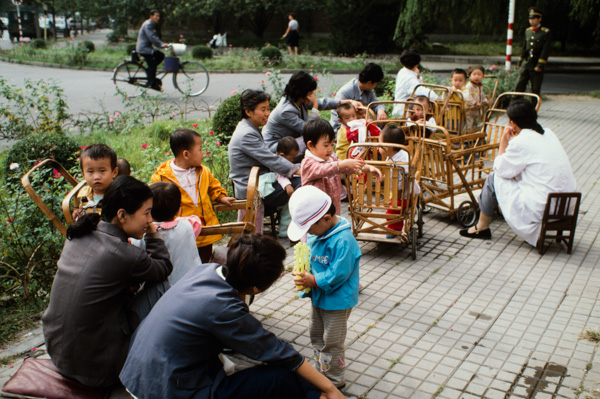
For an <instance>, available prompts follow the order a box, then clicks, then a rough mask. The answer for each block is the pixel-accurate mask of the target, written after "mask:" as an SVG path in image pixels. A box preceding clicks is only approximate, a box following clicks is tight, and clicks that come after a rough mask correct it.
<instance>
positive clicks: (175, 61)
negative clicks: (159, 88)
mask: <svg viewBox="0 0 600 399" xmlns="http://www.w3.org/2000/svg"><path fill="white" fill-rule="evenodd" d="M177 71H179V57H165V72H177Z"/></svg>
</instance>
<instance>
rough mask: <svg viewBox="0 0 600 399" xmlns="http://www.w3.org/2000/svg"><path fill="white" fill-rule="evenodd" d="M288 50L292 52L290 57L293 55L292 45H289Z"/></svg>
mask: <svg viewBox="0 0 600 399" xmlns="http://www.w3.org/2000/svg"><path fill="white" fill-rule="evenodd" d="M288 51H289V52H290V57H291V56H292V46H288Z"/></svg>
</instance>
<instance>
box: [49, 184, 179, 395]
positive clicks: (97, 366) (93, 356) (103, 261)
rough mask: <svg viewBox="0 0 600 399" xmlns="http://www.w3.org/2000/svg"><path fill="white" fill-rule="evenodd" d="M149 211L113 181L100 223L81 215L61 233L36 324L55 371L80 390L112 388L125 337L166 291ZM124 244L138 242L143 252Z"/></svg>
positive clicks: (164, 256) (163, 260) (148, 201)
mask: <svg viewBox="0 0 600 399" xmlns="http://www.w3.org/2000/svg"><path fill="white" fill-rule="evenodd" d="M151 209H152V191H151V190H150V188H149V187H148V186H147V185H146V184H144V183H142V182H140V181H138V180H136V179H134V178H133V177H129V176H119V177H117V178H116V179H115V180H114V181H113V182H112V183H111V184H110V186H109V187H108V189H107V190H106V192H105V193H104V197H103V198H102V216H100V215H99V214H96V213H89V214H85V215H84V216H82V217H80V218H79V219H78V220H77V222H75V223H74V224H72V225H71V226H69V228H68V229H67V241H66V242H65V246H64V248H63V251H62V254H61V257H60V259H59V261H58V271H57V272H56V276H55V278H54V283H53V284H52V291H51V293H50V304H49V306H48V309H47V310H46V312H45V313H44V316H43V317H42V322H43V330H44V338H45V340H46V345H47V347H48V353H49V354H50V357H51V358H52V362H53V363H54V365H55V366H56V367H57V368H58V370H59V371H60V372H61V373H62V374H64V375H65V376H67V377H70V378H72V379H75V380H77V381H79V382H80V383H82V384H84V385H87V386H90V387H109V386H111V385H113V384H115V383H117V382H118V377H119V372H120V371H121V368H122V366H123V363H124V362H125V358H126V357H127V349H128V347H129V341H130V337H131V334H132V333H133V331H134V330H135V328H136V327H137V325H138V324H139V323H140V320H142V319H143V318H144V317H145V316H146V315H147V314H148V313H149V311H150V309H151V307H152V305H153V304H154V303H155V302H156V301H157V300H158V298H160V296H161V295H162V293H164V292H165V291H166V289H168V287H169V285H168V282H166V279H167V277H168V276H169V274H170V273H171V271H172V269H173V266H172V265H171V261H170V259H169V252H168V251H167V248H166V246H165V244H164V241H163V239H162V237H161V236H160V234H158V233H156V228H155V227H154V224H153V223H152V218H151V216H150V210H151ZM101 218H102V220H101ZM129 237H133V238H138V239H141V238H144V239H145V240H146V250H143V249H140V248H137V247H135V246H133V245H131V244H129V243H128V241H127V239H128V238H129ZM142 283H145V284H144V287H143V289H139V286H140V285H141V284H142Z"/></svg>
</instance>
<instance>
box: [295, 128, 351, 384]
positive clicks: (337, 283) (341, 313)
mask: <svg viewBox="0 0 600 399" xmlns="http://www.w3.org/2000/svg"><path fill="white" fill-rule="evenodd" d="M332 130H333V129H332ZM289 206H290V213H291V215H292V222H291V223H290V227H289V229H288V236H289V238H290V240H292V241H297V240H299V239H300V238H301V237H302V236H304V235H305V234H306V233H308V246H309V248H310V267H311V271H310V273H309V272H305V273H298V274H296V275H295V276H294V284H295V285H297V286H299V287H298V288H299V289H300V290H303V289H305V288H309V287H310V288H311V295H312V312H311V316H310V342H311V344H312V346H313V350H314V353H315V361H316V363H317V368H318V369H319V370H320V371H321V373H323V374H324V375H325V376H326V377H327V378H329V379H330V380H331V382H333V384H334V385H335V386H336V387H338V388H342V387H344V386H345V385H346V380H345V376H344V372H345V369H346V359H345V355H344V341H345V340H346V331H347V323H348V317H349V316H350V312H351V311H352V308H353V307H354V306H356V304H357V303H358V290H359V273H358V266H359V263H360V259H361V256H362V255H361V252H360V247H359V246H358V243H357V242H356V239H355V238H354V236H353V235H352V230H351V229H350V223H348V222H347V221H346V220H345V219H343V218H341V217H338V216H336V210H335V206H334V205H333V203H332V199H331V197H330V196H329V195H327V194H325V193H324V192H323V191H321V190H319V189H317V188H316V187H311V186H304V187H300V188H299V189H298V190H296V192H295V193H294V195H292V198H290V203H289Z"/></svg>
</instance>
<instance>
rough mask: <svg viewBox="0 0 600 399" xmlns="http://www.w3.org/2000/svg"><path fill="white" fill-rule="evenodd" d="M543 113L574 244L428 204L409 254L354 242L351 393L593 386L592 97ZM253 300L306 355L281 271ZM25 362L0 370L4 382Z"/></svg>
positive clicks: (597, 214)
mask: <svg viewBox="0 0 600 399" xmlns="http://www.w3.org/2000/svg"><path fill="white" fill-rule="evenodd" d="M539 120H540V123H541V124H542V125H543V126H544V127H548V128H551V129H552V130H553V131H554V132H555V133H556V134H557V135H558V136H559V138H560V139H561V142H562V143H563V146H564V147H565V149H566V151H567V153H568V154H569V158H570V160H571V164H572V166H573V169H574V172H575V176H576V178H577V183H578V188H579V190H580V191H581V192H582V193H583V199H582V204H581V209H580V217H579V222H578V226H577V234H576V239H575V246H574V250H573V253H572V254H571V255H567V254H566V251H565V250H564V248H560V247H559V246H558V245H556V244H553V245H552V246H551V247H550V248H549V249H548V251H547V252H546V254H545V255H543V256H540V255H538V253H537V250H536V249H535V248H533V247H531V246H530V245H528V244H526V243H524V242H523V241H521V240H520V239H519V238H517V237H516V236H515V234H514V233H513V232H512V231H511V230H510V229H509V228H508V226H507V225H506V223H504V222H503V221H502V220H495V221H494V222H493V224H492V231H493V235H494V238H493V240H490V241H478V240H470V239H466V238H463V237H460V236H459V234H458V230H459V227H458V225H457V224H456V222H453V221H451V220H449V218H448V217H447V215H446V214H443V213H440V212H435V211H433V212H431V213H429V214H427V215H425V227H424V237H423V238H422V239H421V240H420V243H419V251H418V259H417V260H416V261H413V260H411V257H410V250H409V249H403V248H402V247H398V246H395V245H390V244H379V245H378V244H375V243H368V242H361V243H360V244H361V248H362V252H363V258H362V262H361V270H360V274H361V282H362V284H363V286H364V287H365V289H364V290H363V291H362V293H361V294H360V296H359V304H358V306H357V307H356V308H355V309H354V310H353V312H352V314H351V316H350V320H349V331H348V338H347V341H346V344H347V351H346V359H347V364H348V371H347V379H348V384H347V386H346V388H345V390H344V391H345V392H346V393H347V394H349V395H356V396H359V397H362V398H370V399H379V398H432V397H439V398H448V399H450V398H577V397H581V398H584V397H586V396H585V392H588V393H590V392H592V390H593V389H598V388H600V353H598V345H597V344H594V343H592V342H589V341H586V340H582V339H579V334H580V333H581V332H582V331H584V330H586V329H590V328H593V329H598V328H600V303H599V302H598V298H599V295H600V245H599V244H598V243H597V242H596V241H597V238H598V233H599V230H600V205H599V204H600V203H599V202H598V201H596V198H598V197H599V196H600V185H599V184H598V179H599V178H600V173H599V170H600V161H599V160H598V156H597V154H599V153H600V140H599V139H598V137H599V136H598V134H597V130H598V126H600V101H599V100H594V99H590V98H585V97H557V98H554V97H552V98H550V101H546V102H545V103H543V104H542V108H541V111H540V118H539ZM287 245H289V244H287ZM288 254H289V257H288V264H289V265H291V264H292V261H293V252H292V250H291V249H290V250H288ZM251 310H252V312H253V313H254V314H255V316H256V317H257V318H258V319H259V320H261V321H262V323H263V324H264V325H265V326H266V327H267V328H268V329H269V330H271V331H272V332H274V333H275V334H277V335H278V336H279V337H281V338H285V339H287V340H289V341H290V342H292V343H293V345H294V346H295V347H296V348H297V349H298V350H300V351H301V352H302V353H303V354H304V355H305V356H306V357H307V358H311V356H312V350H311V349H310V340H309V336H308V322H309V314H310V304H309V302H308V300H302V299H298V298H297V297H296V296H295V293H294V290H293V285H292V283H291V276H290V275H289V274H288V275H286V276H284V277H283V278H282V279H281V280H280V281H279V282H278V283H276V285H275V286H274V287H273V288H272V289H271V290H269V291H268V292H267V293H265V294H263V295H261V296H259V297H258V298H257V300H256V301H255V303H254V304H253V305H252V306H251ZM33 344H34V343H30V344H25V348H29V346H32V345H33ZM35 345H37V343H36V344H35ZM0 356H4V355H3V354H2V352H0ZM21 361H22V360H21V359H18V360H16V361H15V362H14V363H13V364H12V366H13V367H12V368H10V366H3V367H2V368H0V385H2V384H3V383H4V382H5V381H6V380H7V379H8V378H9V377H10V375H12V374H13V373H14V372H15V371H16V369H17V368H18V366H19V365H20V363H21ZM582 392H583V393H582ZM111 397H112V398H125V397H127V396H126V394H125V393H124V391H122V390H120V391H118V392H115V393H113V395H112V396H111ZM595 397H597V396H595Z"/></svg>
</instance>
